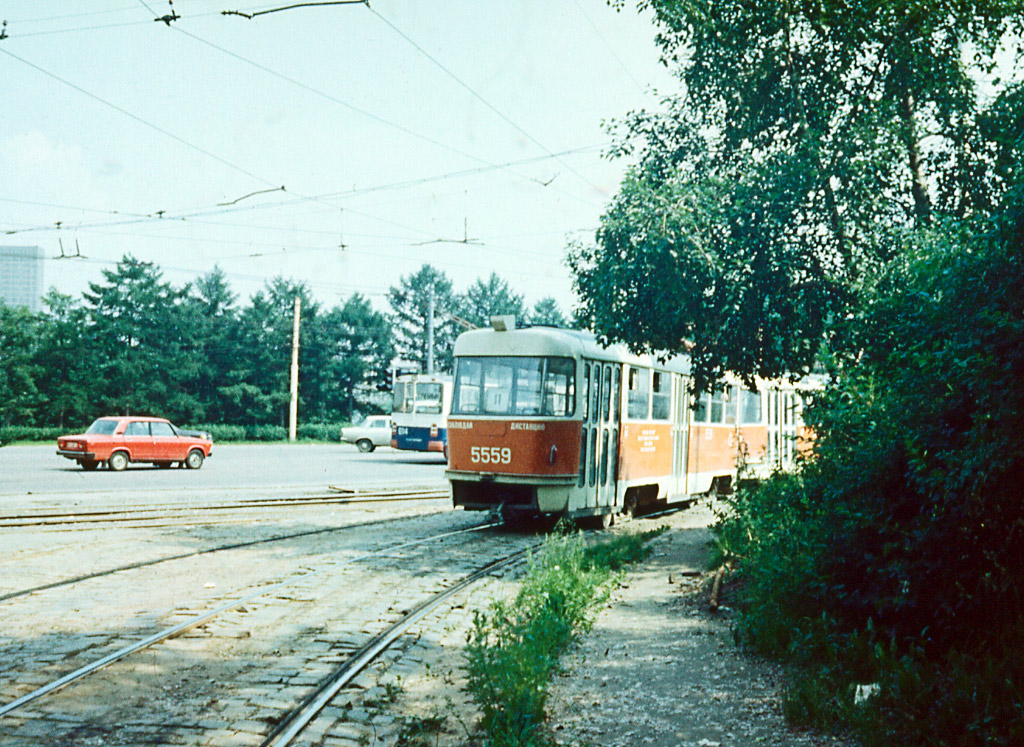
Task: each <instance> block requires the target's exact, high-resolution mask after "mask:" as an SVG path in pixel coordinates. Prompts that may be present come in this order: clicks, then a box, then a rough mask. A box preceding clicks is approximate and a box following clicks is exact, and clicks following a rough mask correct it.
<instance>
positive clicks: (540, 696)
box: [466, 530, 662, 747]
mask: <svg viewBox="0 0 1024 747" xmlns="http://www.w3.org/2000/svg"><path fill="white" fill-rule="evenodd" d="M661 531H662V530H657V531H654V532H647V533H644V534H642V535H628V536H624V537H619V538H616V539H615V540H613V541H611V542H606V543H601V544H599V545H596V546H594V547H591V548H585V547H584V544H583V539H582V536H581V535H579V534H575V535H566V534H561V533H556V534H554V535H552V536H551V537H549V538H548V540H547V541H546V542H545V543H544V547H543V549H542V550H541V552H540V553H539V554H538V555H537V556H536V557H534V558H532V559H531V562H530V565H529V569H528V571H527V574H526V578H525V580H524V581H523V585H522V587H521V588H520V590H519V593H518V594H517V595H516V597H515V599H514V600H512V601H510V602H506V601H502V600H498V601H495V602H493V603H492V604H491V605H490V607H489V609H488V610H487V611H484V612H481V611H477V612H475V613H474V616H473V628H472V630H471V631H470V633H469V636H468V645H467V647H466V662H467V663H466V672H467V675H468V685H467V688H468V690H469V692H470V694H471V695H472V697H473V700H474V701H475V702H476V703H477V705H479V706H480V708H481V710H482V713H483V717H482V725H483V728H484V730H485V731H486V734H487V737H488V740H489V742H490V743H491V744H493V745H495V747H513V746H516V747H527V746H529V745H541V744H546V735H545V734H544V732H543V724H544V706H545V704H546V703H547V697H548V689H547V683H548V680H549V679H550V677H551V673H552V672H553V671H554V669H555V667H556V666H557V665H558V660H559V657H560V656H561V655H562V653H563V652H564V651H565V650H566V648H568V646H569V645H570V644H572V643H573V642H574V641H576V640H577V639H578V637H579V636H580V635H581V634H582V633H583V632H585V631H587V630H589V629H590V626H591V625H592V624H593V613H594V609H595V608H596V607H597V606H598V605H600V604H602V603H603V602H604V601H605V600H606V599H607V596H608V594H609V592H610V581H611V580H612V578H613V576H612V569H613V568H620V567H621V566H622V565H623V564H625V563H627V562H633V561H636V560H640V559H642V558H643V557H644V556H645V554H646V551H645V548H643V544H644V542H646V541H647V540H649V539H650V538H651V537H653V536H655V535H657V534H659V533H660V532H661Z"/></svg>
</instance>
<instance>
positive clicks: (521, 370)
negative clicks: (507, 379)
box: [512, 358, 544, 415]
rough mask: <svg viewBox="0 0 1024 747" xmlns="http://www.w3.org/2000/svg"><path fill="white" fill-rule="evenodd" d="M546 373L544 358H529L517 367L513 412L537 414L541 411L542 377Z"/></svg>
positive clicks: (517, 413) (516, 413)
mask: <svg viewBox="0 0 1024 747" xmlns="http://www.w3.org/2000/svg"><path fill="white" fill-rule="evenodd" d="M543 375H544V360H543V359H542V358H527V359H524V360H523V361H522V364H520V365H518V366H516V367H515V386H514V390H513V391H514V397H513V402H512V413H513V414H515V415H537V414H539V413H540V412H541V400H540V392H541V378H542V377H543Z"/></svg>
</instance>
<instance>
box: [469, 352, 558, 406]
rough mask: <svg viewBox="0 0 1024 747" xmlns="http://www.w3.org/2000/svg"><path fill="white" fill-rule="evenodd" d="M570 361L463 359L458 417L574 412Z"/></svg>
mask: <svg viewBox="0 0 1024 747" xmlns="http://www.w3.org/2000/svg"><path fill="white" fill-rule="evenodd" d="M575 390H576V371H575V366H574V362H573V360H572V359H571V358H538V357H528V356H522V357H518V356H517V357H504V356H502V357H497V356H494V357H490V356H487V357H485V356H480V357H473V358H460V359H459V361H458V364H457V366H456V370H455V397H454V401H453V404H452V413H453V414H455V415H481V414H487V415H554V416H557V417H566V416H569V415H572V413H573V411H574V409H575V402H574V397H575Z"/></svg>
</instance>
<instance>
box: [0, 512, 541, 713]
mask: <svg viewBox="0 0 1024 747" xmlns="http://www.w3.org/2000/svg"><path fill="white" fill-rule="evenodd" d="M497 526H499V525H498V524H494V523H487V524H482V525H477V526H474V527H469V528H466V529H460V530H455V531H448V532H442V533H438V534H434V535H431V536H428V537H422V538H418V539H415V540H410V541H406V542H400V543H393V544H390V545H388V546H386V547H382V548H379V549H376V550H373V551H370V552H366V553H363V554H361V555H359V556H356V557H352V558H348V559H346V560H343V561H339V562H337V563H335V564H332V565H328V566H324V567H322V568H320V569H317V570H312V571H306V572H303V573H299V574H295V575H292V576H290V577H288V578H285V579H283V580H281V581H277V582H274V583H271V584H268V585H264V586H261V587H260V588H258V589H256V590H255V591H251V592H248V593H244V594H242V595H239V596H237V597H235V598H233V599H230V600H228V601H225V602H223V603H221V604H219V605H218V606H216V607H214V608H213V609H210V610H207V611H205V612H202V613H199V614H196V615H193V616H191V617H189V618H188V619H186V620H184V621H182V622H179V623H177V624H175V625H172V626H170V627H167V628H163V629H161V630H159V631H157V632H155V633H152V634H150V635H148V636H145V637H144V638H142V639H141V640H138V641H134V642H132V643H130V644H128V645H126V646H123V647H121V648H119V649H117V650H115V651H113V652H111V653H109V654H106V655H104V656H102V657H100V658H98V659H95V660H93V661H92V662H90V663H88V664H85V665H83V666H81V667H79V668H77V669H75V670H74V671H72V672H69V673H67V674H65V675H63V676H61V677H59V678H57V679H55V680H52V681H50V682H48V683H47V684H45V685H43V686H42V687H38V688H36V689H35V690H33V691H32V692H29V693H27V694H25V695H23V696H21V697H19V698H16V699H15V700H13V701H11V702H9V703H7V704H5V705H3V706H0V718H4V717H6V716H9V715H10V714H12V713H13V712H15V711H17V710H19V709H21V708H23V707H24V706H26V705H28V704H30V703H33V702H35V701H38V700H40V699H42V698H45V697H46V696H48V695H50V694H52V693H56V692H57V691H59V690H62V689H64V688H66V687H67V686H68V685H70V684H72V683H75V682H78V681H80V680H82V679H84V678H86V677H88V676H90V675H92V674H94V673H96V672H99V671H101V670H102V669H104V668H106V667H108V666H110V665H111V664H113V663H115V662H118V661H121V660H123V659H125V658H127V657H129V656H131V655H132V654H135V653H137V652H140V651H144V650H146V649H149V648H152V647H154V646H156V645H158V644H160V643H162V642H164V641H167V640H169V639H171V638H175V637H177V636H180V635H182V634H183V633H185V632H187V631H189V630H192V629H193V628H196V627H199V626H203V625H205V624H207V623H209V622H210V621H211V620H213V619H215V618H217V617H218V616H221V615H223V614H224V613H226V612H228V611H231V610H236V609H238V608H241V607H243V605H246V604H250V603H253V602H254V601H255V600H258V599H260V598H266V597H268V596H270V595H274V594H275V593H278V592H280V591H281V590H283V589H285V588H286V587H288V586H291V585H297V584H300V583H303V582H308V581H309V580H311V579H312V578H313V577H316V576H320V575H321V574H324V573H326V572H327V571H330V570H338V569H341V568H347V567H351V566H355V565H356V564H359V563H362V562H363V561H367V560H370V559H374V558H386V557H388V556H392V557H393V556H394V554H395V553H397V552H400V551H402V550H405V549H409V548H414V547H420V546H424V545H427V544H429V543H436V542H439V541H443V540H445V539H447V538H452V537H459V536H465V535H469V534H471V533H474V532H480V531H483V530H486V529H491V528H495V527H497ZM528 550H529V548H523V549H520V550H517V551H516V552H514V553H512V554H511V555H509V556H508V557H507V558H506V560H507V559H509V558H512V557H513V556H514V557H517V558H518V557H521V556H522V555H523V554H525V553H526V552H527V551H528ZM509 562H511V561H509ZM497 567H500V566H499V565H498V564H496V562H494V561H491V562H488V563H486V564H484V566H483V567H482V568H480V569H478V570H477V571H476V572H475V573H474V574H471V576H472V578H473V579H474V580H477V579H479V578H481V577H483V576H484V575H486V574H487V572H492V571H494V570H495V569H496V568H497ZM460 584H461V585H459V584H457V585H455V586H454V587H452V588H453V589H456V591H451V592H450V593H449V594H447V595H443V596H439V598H438V600H437V601H436V602H435V603H434V604H433V606H436V605H437V604H440V603H441V602H442V601H444V599H446V598H448V597H449V596H451V594H454V593H457V590H461V589H462V588H465V586H466V583H465V581H463V582H460ZM399 601H401V600H399ZM421 607H422V605H420V606H417V607H415V608H414V609H413V610H412V611H410V612H409V613H408V615H413V614H416V613H417V612H418V616H416V617H415V618H414V619H413V620H411V621H410V622H409V623H408V624H412V622H414V621H415V619H419V617H422V615H423V614H426V612H427V611H429V609H431V608H432V607H429V608H422V609H421ZM389 609H390V608H389ZM408 615H407V616H408ZM406 627H407V626H406ZM396 637H397V636H396ZM392 640H393V638H392ZM363 666H365V664H364V665H363ZM359 668H360V669H362V666H360V667H359Z"/></svg>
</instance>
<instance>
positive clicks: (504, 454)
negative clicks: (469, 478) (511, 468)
mask: <svg viewBox="0 0 1024 747" xmlns="http://www.w3.org/2000/svg"><path fill="white" fill-rule="evenodd" d="M469 459H470V461H471V462H473V463H474V464H508V463H510V462H511V461H512V449H510V448H508V447H507V446H506V447H504V448H498V447H497V446H490V447H488V446H473V447H471V448H470V450H469Z"/></svg>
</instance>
